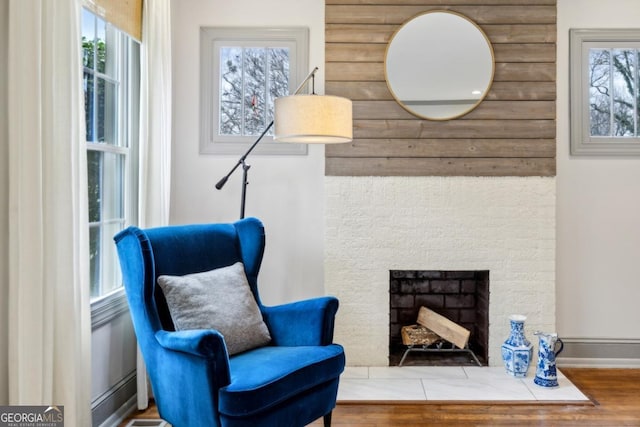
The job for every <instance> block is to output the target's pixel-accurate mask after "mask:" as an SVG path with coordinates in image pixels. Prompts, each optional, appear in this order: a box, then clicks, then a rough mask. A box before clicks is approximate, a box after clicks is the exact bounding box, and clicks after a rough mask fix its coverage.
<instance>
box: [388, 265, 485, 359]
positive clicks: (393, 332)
mask: <svg viewBox="0 0 640 427" xmlns="http://www.w3.org/2000/svg"><path fill="white" fill-rule="evenodd" d="M421 306H425V307H427V308H429V309H431V310H433V311H435V312H437V313H439V314H441V315H443V316H445V317H447V318H448V319H449V320H452V321H454V322H456V323H458V324H460V325H461V326H463V327H465V328H467V329H469V330H470V331H471V335H470V337H469V348H470V349H471V350H472V351H473V352H474V353H475V354H476V356H477V357H478V359H479V360H480V362H481V363H482V364H484V365H486V364H487V360H488V347H489V271H434V270H430V271H424V270H391V271H390V280H389V365H390V366H396V365H397V364H398V362H399V361H400V358H401V357H402V354H403V353H404V351H405V350H406V348H407V347H406V346H404V345H403V344H402V337H401V333H400V330H401V328H402V327H403V326H407V325H413V324H415V323H416V320H417V318H418V310H419V309H420V307H421ZM446 346H447V347H448V346H449V343H447V344H446ZM467 359H469V356H468V355H466V354H465V353H442V354H437V355H435V354H434V353H417V352H412V353H410V355H409V357H408V358H407V359H406V361H405V362H404V365H456V364H466V360H467ZM469 363H470V364H475V362H472V361H469Z"/></svg>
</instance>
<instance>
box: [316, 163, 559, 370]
mask: <svg viewBox="0 0 640 427" xmlns="http://www.w3.org/2000/svg"><path fill="white" fill-rule="evenodd" d="M325 209H326V212H325V218H326V224H325V233H326V234H325V287H326V291H327V293H328V294H331V295H335V296H337V297H338V298H339V299H340V310H339V311H338V316H337V320H336V330H335V342H338V343H341V344H342V345H344V347H345V350H346V355H347V364H348V365H349V366H386V365H388V356H389V354H388V353H389V351H388V348H389V270H489V280H490V302H489V364H490V365H500V364H501V363H502V361H501V358H500V345H501V344H502V342H503V341H504V340H505V339H506V337H507V336H508V334H509V321H508V316H509V315H510V314H516V313H517V314H524V315H526V316H527V323H526V325H525V330H526V333H527V336H528V337H529V339H530V340H531V341H532V342H534V341H535V340H534V339H533V338H535V337H534V336H533V332H534V331H535V330H538V329H539V330H544V331H555V246H556V241H555V209H556V199H555V178H553V177H550V178H542V177H340V176H327V177H325ZM534 344H536V343H535V342H534Z"/></svg>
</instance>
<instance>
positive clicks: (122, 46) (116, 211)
mask: <svg viewBox="0 0 640 427" xmlns="http://www.w3.org/2000/svg"><path fill="white" fill-rule="evenodd" d="M82 48H83V68H84V77H83V86H84V99H85V119H86V149H87V171H88V191H89V193H88V196H89V224H88V226H89V238H90V241H89V246H90V254H89V255H90V279H91V282H90V286H91V300H92V302H93V301H95V300H97V299H100V298H102V297H104V296H106V295H109V294H111V293H113V292H115V291H117V290H119V289H120V288H121V287H122V280H121V274H120V267H119V263H118V259H117V254H116V248H115V245H114V243H113V236H114V235H115V234H116V233H117V232H118V231H120V230H122V229H123V228H124V227H125V226H127V225H129V224H132V223H135V222H137V220H136V212H137V202H136V200H137V177H136V175H137V173H136V171H137V163H138V159H137V145H138V144H137V140H138V113H139V104H140V90H139V83H140V46H139V44H138V42H136V41H135V40H133V39H132V38H131V37H129V36H128V35H127V34H125V33H124V32H122V31H120V30H118V29H117V28H116V27H114V26H113V25H111V24H109V23H108V22H106V21H104V20H103V19H102V18H100V17H98V16H96V15H95V14H93V13H91V12H90V11H88V10H86V9H83V11H82Z"/></svg>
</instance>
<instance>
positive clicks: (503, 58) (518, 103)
mask: <svg viewBox="0 0 640 427" xmlns="http://www.w3.org/2000/svg"><path fill="white" fill-rule="evenodd" d="M434 9H441V10H444V9H447V10H453V11H456V12H458V13H461V14H463V15H465V16H467V17H469V18H470V19H471V20H473V21H475V22H476V23H477V24H478V25H479V26H480V27H481V28H482V29H483V30H484V32H485V33H486V34H487V36H488V37H489V39H490V40H491V43H492V45H493V49H494V55H495V62H496V69H495V76H494V81H493V84H492V87H491V90H490V91H489V93H488V94H487V97H486V98H485V100H484V101H483V102H482V103H481V104H480V105H479V106H478V107H477V108H476V109H474V110H473V111H472V112H470V113H469V114H467V115H465V116H463V117H461V118H458V119H454V120H449V121H430V120H422V119H419V118H417V117H415V116H413V115H411V114H409V113H408V112H406V111H405V110H404V109H403V108H402V107H400V106H399V105H398V104H397V103H396V102H395V100H394V99H393V97H392V96H391V93H390V92H389V90H388V88H387V85H386V83H385V80H384V56H385V49H386V45H387V42H388V41H389V40H390V38H391V36H392V35H393V33H394V32H395V31H396V30H397V29H398V28H399V27H400V26H401V25H402V24H403V23H404V22H405V21H407V20H408V19H410V18H411V17H413V16H415V15H417V14H419V13H422V12H425V11H427V10H434ZM325 12H326V27H325V41H326V45H325V55H326V56H325V61H326V64H325V66H326V69H325V93H326V94H332V95H340V96H345V97H347V98H350V99H352V100H353V116H354V121H353V126H354V128H353V132H354V140H353V142H352V143H350V144H336V145H327V146H326V150H325V156H326V163H325V174H326V175H336V176H338V175H340V176H372V175H373V176H434V175H435V176H554V175H555V173H556V162H555V154H556V122H555V119H556V105H555V100H556V64H555V62H556V0H326V6H325Z"/></svg>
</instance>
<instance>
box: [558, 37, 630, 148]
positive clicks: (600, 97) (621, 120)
mask: <svg viewBox="0 0 640 427" xmlns="http://www.w3.org/2000/svg"><path fill="white" fill-rule="evenodd" d="M570 43H571V153H572V154H575V155H640V90H639V83H640V74H639V73H638V69H639V64H640V30H635V29H634V30H626V29H620V30H571V32H570Z"/></svg>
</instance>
